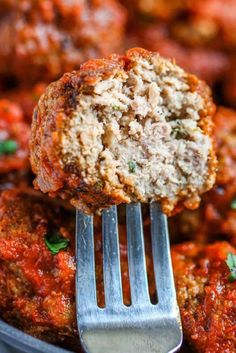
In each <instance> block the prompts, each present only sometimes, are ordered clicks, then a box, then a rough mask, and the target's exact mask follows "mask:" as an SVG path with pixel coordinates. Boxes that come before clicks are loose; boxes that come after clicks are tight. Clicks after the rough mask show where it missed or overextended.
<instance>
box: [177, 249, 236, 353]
mask: <svg viewBox="0 0 236 353" xmlns="http://www.w3.org/2000/svg"><path fill="white" fill-rule="evenodd" d="M228 253H233V254H236V250H235V248H233V247H232V246H231V245H229V244H228V243H226V242H218V243H215V244H212V245H196V244H194V243H183V244H180V245H177V246H174V247H173V248H172V260H173V266H174V275H175V283H176V288H177V297H178V303H179V306H180V312H181V318H182V323H183V330H184V333H185V337H186V339H187V340H188V341H189V342H191V345H192V347H193V348H194V351H196V352H199V353H222V352H225V353H233V352H235V349H236V345H235V342H236V335H235V334H236V329H235V322H236V282H233V283H230V282H229V279H228V277H229V274H230V271H229V268H228V266H227V265H226V263H225V260H226V258H227V254H228Z"/></svg>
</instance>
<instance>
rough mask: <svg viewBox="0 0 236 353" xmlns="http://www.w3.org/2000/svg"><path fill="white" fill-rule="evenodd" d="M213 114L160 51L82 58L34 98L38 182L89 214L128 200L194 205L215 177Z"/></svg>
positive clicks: (168, 207)
mask: <svg viewBox="0 0 236 353" xmlns="http://www.w3.org/2000/svg"><path fill="white" fill-rule="evenodd" d="M214 111H215V107H214V105H213V103H212V99H211V95H210V91H209V88H208V87H207V86H206V85H205V84H204V83H203V82H202V81H199V80H198V79H197V78H196V77H195V76H193V75H188V74H187V73H185V72H184V71H183V70H182V69H180V68H179V67H178V66H176V65H174V64H173V63H171V62H170V61H168V60H166V59H163V58H162V57H160V56H159V55H158V54H157V53H151V52H148V51H146V50H143V49H140V48H139V49H132V50H130V51H128V52H127V54H126V55H125V56H116V55H113V56H110V57H109V58H108V59H101V60H91V61H88V62H87V63H85V64H84V65H82V66H81V68H80V71H77V72H72V73H70V74H65V75H64V76H63V77H62V78H61V79H60V80H59V81H57V82H55V83H52V84H51V85H50V86H49V87H48V89H47V90H46V92H45V94H44V95H43V96H42V97H41V99H40V100H39V104H38V106H37V108H36V110H35V112H34V118H33V123H32V134H31V142H30V148H31V165H32V168H33V172H34V173H35V174H36V179H35V186H36V188H39V189H41V190H42V191H43V192H44V193H45V192H47V193H50V195H52V196H53V195H60V196H61V197H62V198H67V199H70V200H71V202H72V204H74V205H75V206H77V207H78V208H80V209H81V210H82V211H84V212H86V213H92V212H94V211H96V210H99V209H101V208H104V207H109V206H110V205H112V204H120V203H129V202H131V201H135V202H136V201H141V202H148V201H153V200H160V201H161V203H162V206H163V210H164V212H166V213H168V214H171V213H172V212H175V211H176V210H178V209H180V208H182V207H184V206H186V207H188V208H196V207H197V206H198V203H199V199H200V198H199V194H201V193H203V192H205V191H207V190H208V189H209V188H210V187H211V186H212V185H213V183H214V180H215V167H216V159H215V153H214V148H213V144H212V138H211V130H212V119H211V118H212V116H213V114H214Z"/></svg>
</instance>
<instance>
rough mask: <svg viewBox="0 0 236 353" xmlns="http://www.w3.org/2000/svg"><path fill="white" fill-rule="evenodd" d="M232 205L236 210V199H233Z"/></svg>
mask: <svg viewBox="0 0 236 353" xmlns="http://www.w3.org/2000/svg"><path fill="white" fill-rule="evenodd" d="M230 207H231V209H232V210H236V199H234V200H232V201H231V204H230Z"/></svg>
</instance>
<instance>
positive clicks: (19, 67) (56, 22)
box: [0, 0, 126, 84]
mask: <svg viewBox="0 0 236 353" xmlns="http://www.w3.org/2000/svg"><path fill="white" fill-rule="evenodd" d="M125 21H126V13H125V10H124V9H123V7H122V6H121V5H120V4H119V2H118V1H116V0H91V1H89V0H72V1H71V0H70V1H67V0H50V1H49V0H36V1H35V0H23V1H18V0H13V1H12V0H3V1H1V9H0V42H1V43H4V45H2V46H1V49H0V74H1V75H5V76H11V77H14V78H15V79H17V80H18V81H19V82H20V83H21V84H22V82H24V83H26V84H28V83H30V84H32V83H36V82H37V81H39V80H45V81H46V82H50V81H51V80H54V79H57V78H59V77H60V76H61V75H62V74H63V73H64V72H67V71H71V70H73V69H76V68H78V67H79V65H80V64H81V63H82V62H83V61H84V60H88V59H89V58H93V57H99V56H104V55H108V54H110V53H112V52H114V51H117V50H119V47H120V45H121V43H122V39H123V32H124V26H125ZM9 63H10V64H9Z"/></svg>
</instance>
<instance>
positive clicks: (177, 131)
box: [171, 126, 188, 140]
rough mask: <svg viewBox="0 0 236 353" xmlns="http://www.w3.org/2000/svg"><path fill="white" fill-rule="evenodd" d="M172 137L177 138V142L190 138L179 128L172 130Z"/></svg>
mask: <svg viewBox="0 0 236 353" xmlns="http://www.w3.org/2000/svg"><path fill="white" fill-rule="evenodd" d="M171 136H173V137H174V138H176V140H181V139H184V138H186V137H188V134H187V132H186V131H185V130H184V129H183V128H182V127H180V126H177V127H174V128H173V129H172V131H171Z"/></svg>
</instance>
